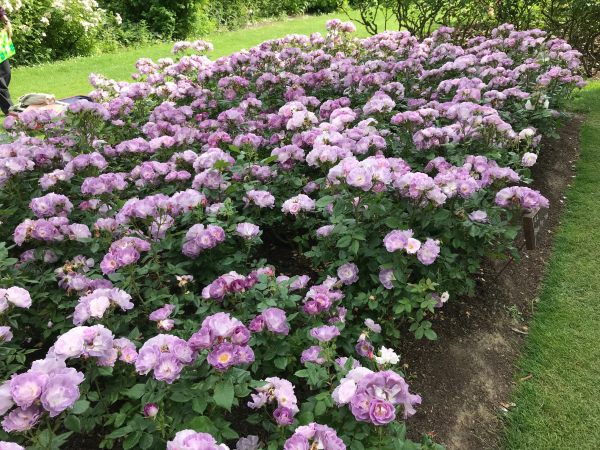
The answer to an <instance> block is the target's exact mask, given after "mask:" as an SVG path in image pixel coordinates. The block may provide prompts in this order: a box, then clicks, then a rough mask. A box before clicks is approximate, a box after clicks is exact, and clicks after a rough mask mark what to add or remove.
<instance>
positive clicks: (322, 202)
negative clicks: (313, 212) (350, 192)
mask: <svg viewBox="0 0 600 450" xmlns="http://www.w3.org/2000/svg"><path fill="white" fill-rule="evenodd" d="M333 200H334V197H333V196H331V195H326V196H325V197H321V198H320V199H319V200H317V203H316V206H317V208H325V207H326V206H327V205H329V204H330V203H331V202H333Z"/></svg>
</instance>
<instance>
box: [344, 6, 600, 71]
mask: <svg viewBox="0 0 600 450" xmlns="http://www.w3.org/2000/svg"><path fill="white" fill-rule="evenodd" d="M347 6H348V7H349V8H350V9H351V10H353V11H350V10H347V13H348V15H349V16H350V17H351V18H352V19H353V20H356V21H357V22H359V23H361V24H362V25H364V26H365V27H366V29H367V31H369V32H370V33H371V34H376V33H379V32H381V31H382V30H381V29H380V27H378V19H380V18H381V17H387V18H392V19H394V20H391V21H390V20H388V21H386V23H387V24H388V25H390V26H387V27H386V28H387V29H390V28H397V29H400V30H408V31H410V32H411V34H413V35H415V36H417V37H418V38H419V39H423V38H425V37H426V36H428V35H429V34H430V33H431V32H432V31H433V30H434V29H435V28H437V27H438V26H440V25H448V26H453V27H456V28H457V31H458V34H457V36H462V40H463V42H464V41H465V40H466V39H467V38H469V37H471V36H475V35H477V34H480V33H484V32H487V31H490V30H491V29H492V28H495V27H497V26H498V25H501V24H503V23H512V24H514V25H515V26H516V27H517V28H522V29H524V28H541V29H543V30H545V31H548V32H549V34H550V35H551V36H556V37H560V38H563V39H566V40H567V41H568V42H569V43H570V44H571V45H572V46H573V47H575V48H576V49H577V50H579V51H580V52H581V53H582V54H583V57H582V63H583V67H584V70H585V72H586V74H587V75H588V76H592V75H593V74H594V73H595V72H596V71H598V69H599V68H600V0H533V1H530V0H516V1H515V0H494V1H491V0H348V2H347ZM379 23H380V22H379ZM391 24H393V25H391Z"/></svg>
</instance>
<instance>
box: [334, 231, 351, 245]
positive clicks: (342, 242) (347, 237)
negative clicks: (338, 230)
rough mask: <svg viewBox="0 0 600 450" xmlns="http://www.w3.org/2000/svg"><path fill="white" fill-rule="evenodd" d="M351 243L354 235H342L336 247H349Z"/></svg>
mask: <svg viewBox="0 0 600 450" xmlns="http://www.w3.org/2000/svg"><path fill="white" fill-rule="evenodd" d="M351 243H352V236H350V235H349V234H346V235H345V236H342V237H341V238H340V239H339V240H338V241H337V244H336V247H338V248H345V247H348V246H349V245H350V244H351Z"/></svg>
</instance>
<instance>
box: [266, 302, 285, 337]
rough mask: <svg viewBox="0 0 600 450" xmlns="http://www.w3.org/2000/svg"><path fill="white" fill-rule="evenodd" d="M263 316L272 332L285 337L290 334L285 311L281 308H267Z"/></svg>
mask: <svg viewBox="0 0 600 450" xmlns="http://www.w3.org/2000/svg"><path fill="white" fill-rule="evenodd" d="M261 315H262V318H263V320H264V322H265V325H266V327H267V329H268V330H269V331H270V332H272V333H275V334H284V335H287V334H288V333H289V332H290V327H289V326H288V324H287V322H286V316H285V311H284V310H282V309H279V308H267V309H265V310H264V311H263V312H262V314H261Z"/></svg>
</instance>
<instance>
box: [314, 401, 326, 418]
mask: <svg viewBox="0 0 600 450" xmlns="http://www.w3.org/2000/svg"><path fill="white" fill-rule="evenodd" d="M325 411H327V405H326V404H325V402H324V401H321V400H319V401H318V402H317V403H316V404H315V416H322V415H323V414H325Z"/></svg>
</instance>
